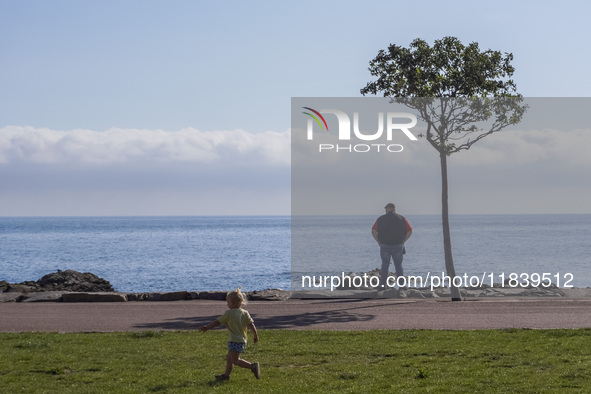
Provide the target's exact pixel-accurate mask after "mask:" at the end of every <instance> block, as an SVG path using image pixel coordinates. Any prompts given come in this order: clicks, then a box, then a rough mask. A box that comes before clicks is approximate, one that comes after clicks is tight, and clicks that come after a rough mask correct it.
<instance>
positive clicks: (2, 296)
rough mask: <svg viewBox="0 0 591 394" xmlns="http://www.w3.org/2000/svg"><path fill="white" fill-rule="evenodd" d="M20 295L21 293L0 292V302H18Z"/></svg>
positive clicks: (21, 295)
mask: <svg viewBox="0 0 591 394" xmlns="http://www.w3.org/2000/svg"><path fill="white" fill-rule="evenodd" d="M22 297H23V294H22V293H16V292H10V293H0V302H19V301H20V300H21V298H22Z"/></svg>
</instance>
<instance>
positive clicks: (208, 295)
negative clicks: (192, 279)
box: [199, 291, 228, 301]
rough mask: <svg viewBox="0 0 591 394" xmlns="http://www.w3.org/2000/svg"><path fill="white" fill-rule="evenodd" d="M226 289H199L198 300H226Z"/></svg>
mask: <svg viewBox="0 0 591 394" xmlns="http://www.w3.org/2000/svg"><path fill="white" fill-rule="evenodd" d="M227 294H228V292H227V291H201V292H199V299H200V300H217V301H226V295H227Z"/></svg>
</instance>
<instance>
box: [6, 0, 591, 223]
mask: <svg viewBox="0 0 591 394" xmlns="http://www.w3.org/2000/svg"><path fill="white" fill-rule="evenodd" d="M490 4H491V5H488V3H487V5H484V3H481V2H474V1H449V2H440V1H423V2H414V3H413V2H393V1H363V2H361V1H359V2H341V1H319V2H318V1H315V2H312V1H299V2H270V1H269V2H238V1H228V2H205V1H169V2H162V1H108V0H107V1H59V0H54V1H28V0H23V1H16V0H9V1H7V0H0V53H1V57H0V91H1V92H2V94H0V181H2V183H3V184H4V186H3V187H2V189H1V190H0V203H1V204H0V215H124V214H130V215H144V214H147V215H152V214H153V215H166V214H175V215H176V214H289V197H290V191H289V157H288V156H289V146H288V145H287V146H286V145H285V144H286V140H287V139H286V133H288V132H289V128H290V98H291V97H312V96H313V97H358V96H360V94H359V89H360V88H361V87H363V86H364V85H365V83H366V82H368V81H369V80H370V79H371V76H370V75H369V72H368V71H367V66H368V62H369V60H370V59H372V58H373V57H374V56H375V55H376V54H377V52H378V51H379V50H380V49H383V48H386V47H387V46H388V44H390V43H396V44H399V45H404V46H407V45H408V44H409V43H410V42H411V41H412V40H413V39H415V38H417V37H420V38H422V39H424V40H426V41H428V42H430V43H432V42H433V40H435V39H438V38H442V37H444V36H456V37H458V38H459V39H460V40H462V42H464V43H466V44H467V43H469V42H472V41H476V42H478V43H479V44H480V47H481V49H483V50H484V49H488V48H491V49H494V50H500V51H502V52H511V53H513V54H514V56H515V60H514V62H513V65H514V66H515V68H516V72H515V74H514V80H515V81H516V83H517V87H518V91H519V92H520V93H522V94H523V95H524V96H527V97H588V96H589V94H590V92H591V77H589V73H588V68H589V64H591V51H590V50H589V44H588V38H589V37H590V36H591V27H590V25H589V23H588V15H589V14H590V11H591V10H590V9H589V8H590V6H589V5H588V4H586V3H584V2H582V1H561V2H549V1H536V2H534V1H497V2H494V3H490ZM109 130H110V132H109V133H107V134H105V132H107V131H109ZM130 135H132V136H135V137H134V138H135V139H134V138H131V137H130ZM109 136H110V137H109ZM111 137H112V139H109V138H111ZM122 141H125V142H122ZM191 147H192V148H194V150H191V149H190V148H191ZM433 190H434V193H435V194H437V193H438V190H437V187H434V188H433ZM577 190H578V189H577ZM585 190H586V189H584V190H578V192H579V193H580V192H585ZM520 209H521V208H520V207H519V206H511V207H508V208H507V211H510V212H520ZM411 210H412V211H414V212H417V213H421V212H423V211H422V210H421V208H420V207H413V209H411ZM472 210H474V211H478V208H476V207H474V208H472V209H471V210H470V212H472ZM574 210H575V211H577V212H578V211H580V210H584V208H583V207H581V208H579V207H577V208H576V209H574ZM458 212H459V213H461V212H462V210H461V209H458ZM482 212H483V213H486V212H488V211H487V210H486V209H485V208H483V209H482ZM586 212H589V211H588V209H587V211H586ZM424 213H433V212H432V211H429V212H424Z"/></svg>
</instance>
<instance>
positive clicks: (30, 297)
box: [19, 291, 63, 302]
mask: <svg viewBox="0 0 591 394" xmlns="http://www.w3.org/2000/svg"><path fill="white" fill-rule="evenodd" d="M62 294H63V293H62V292H61V291H41V292H36V293H29V294H25V295H23V296H22V297H21V299H20V300H19V302H61V301H63V298H62Z"/></svg>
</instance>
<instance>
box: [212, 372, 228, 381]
mask: <svg viewBox="0 0 591 394" xmlns="http://www.w3.org/2000/svg"><path fill="white" fill-rule="evenodd" d="M215 380H230V377H229V376H226V374H225V373H222V374H219V375H215Z"/></svg>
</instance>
